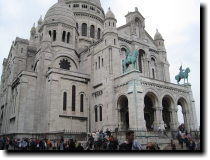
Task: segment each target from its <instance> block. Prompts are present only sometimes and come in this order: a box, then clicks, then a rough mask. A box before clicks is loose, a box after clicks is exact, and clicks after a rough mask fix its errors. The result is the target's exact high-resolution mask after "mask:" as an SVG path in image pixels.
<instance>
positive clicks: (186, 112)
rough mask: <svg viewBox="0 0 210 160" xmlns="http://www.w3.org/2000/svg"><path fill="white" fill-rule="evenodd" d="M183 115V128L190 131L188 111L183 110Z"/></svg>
mask: <svg viewBox="0 0 210 160" xmlns="http://www.w3.org/2000/svg"><path fill="white" fill-rule="evenodd" d="M183 116H184V123H185V129H186V130H187V131H188V132H190V123H189V121H190V117H189V111H185V112H183Z"/></svg>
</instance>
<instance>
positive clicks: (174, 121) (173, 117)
mask: <svg viewBox="0 0 210 160" xmlns="http://www.w3.org/2000/svg"><path fill="white" fill-rule="evenodd" d="M177 111H178V109H172V110H171V130H172V131H176V130H177V128H178V127H179V122H178V115H177Z"/></svg>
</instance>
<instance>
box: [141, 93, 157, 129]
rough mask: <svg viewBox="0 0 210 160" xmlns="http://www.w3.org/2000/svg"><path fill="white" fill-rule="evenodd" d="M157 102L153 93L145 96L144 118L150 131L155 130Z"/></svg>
mask: <svg viewBox="0 0 210 160" xmlns="http://www.w3.org/2000/svg"><path fill="white" fill-rule="evenodd" d="M155 104H156V98H155V95H154V94H153V93H148V94H147V95H146V96H145V97H144V105H145V107H144V119H145V121H146V128H147V130H148V131H153V130H154V121H155V109H154V108H155Z"/></svg>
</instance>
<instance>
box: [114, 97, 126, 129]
mask: <svg viewBox="0 0 210 160" xmlns="http://www.w3.org/2000/svg"><path fill="white" fill-rule="evenodd" d="M128 103H129V102H128V97H127V96H126V95H121V96H119V97H118V99H117V108H118V111H119V116H118V121H119V124H118V125H119V128H120V130H128V129H129V108H128Z"/></svg>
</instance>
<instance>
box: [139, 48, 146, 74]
mask: <svg viewBox="0 0 210 160" xmlns="http://www.w3.org/2000/svg"><path fill="white" fill-rule="evenodd" d="M144 54H145V52H144V50H142V49H141V50H139V71H140V72H141V73H142V72H143V69H142V67H143V65H142V57H143V55H144Z"/></svg>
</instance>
